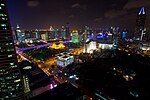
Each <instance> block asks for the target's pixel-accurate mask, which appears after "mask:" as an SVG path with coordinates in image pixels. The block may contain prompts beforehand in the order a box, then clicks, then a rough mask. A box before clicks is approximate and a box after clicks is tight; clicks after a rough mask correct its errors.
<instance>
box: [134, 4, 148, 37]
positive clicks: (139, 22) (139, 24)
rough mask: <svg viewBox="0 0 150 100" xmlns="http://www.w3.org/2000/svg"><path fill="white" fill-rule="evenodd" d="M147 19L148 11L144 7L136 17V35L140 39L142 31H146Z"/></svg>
mask: <svg viewBox="0 0 150 100" xmlns="http://www.w3.org/2000/svg"><path fill="white" fill-rule="evenodd" d="M145 20H146V12H145V9H144V7H142V8H141V9H140V12H139V13H138V16H137V19H136V29H135V37H136V38H138V39H140V37H141V35H142V32H143V31H144V26H145Z"/></svg>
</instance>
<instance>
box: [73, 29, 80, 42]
mask: <svg viewBox="0 0 150 100" xmlns="http://www.w3.org/2000/svg"><path fill="white" fill-rule="evenodd" d="M78 42H79V35H78V31H77V30H73V31H72V43H78Z"/></svg>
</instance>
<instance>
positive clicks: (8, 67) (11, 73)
mask: <svg viewBox="0 0 150 100" xmlns="http://www.w3.org/2000/svg"><path fill="white" fill-rule="evenodd" d="M6 99H7V100H22V99H23V88H22V81H21V76H20V70H19V68H18V66H17V57H16V51H15V47H14V41H13V34H12V31H11V28H10V23H9V18H8V13H7V8H6V3H5V0H0V100H6Z"/></svg>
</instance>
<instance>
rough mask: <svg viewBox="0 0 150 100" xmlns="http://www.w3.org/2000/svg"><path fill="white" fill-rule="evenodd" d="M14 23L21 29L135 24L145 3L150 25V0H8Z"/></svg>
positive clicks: (129, 26) (12, 22)
mask: <svg viewBox="0 0 150 100" xmlns="http://www.w3.org/2000/svg"><path fill="white" fill-rule="evenodd" d="M6 1H7V6H8V11H9V16H10V21H11V24H12V27H16V24H19V25H20V27H21V29H48V28H49V27H50V26H53V27H54V28H61V26H62V25H65V24H66V23H70V27H71V28H74V29H79V28H83V27H84V26H85V25H87V26H89V27H91V28H99V27H104V28H105V27H110V26H119V27H126V28H134V27H135V20H136V16H137V13H138V12H139V10H140V7H142V6H144V7H145V9H146V13H147V20H146V27H148V26H150V1H149V0H6Z"/></svg>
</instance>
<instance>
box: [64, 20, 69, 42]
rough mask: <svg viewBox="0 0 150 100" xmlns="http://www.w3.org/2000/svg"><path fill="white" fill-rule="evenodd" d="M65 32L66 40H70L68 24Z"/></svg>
mask: <svg viewBox="0 0 150 100" xmlns="http://www.w3.org/2000/svg"><path fill="white" fill-rule="evenodd" d="M65 30H66V39H68V40H70V25H69V23H67V24H66V26H65Z"/></svg>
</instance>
